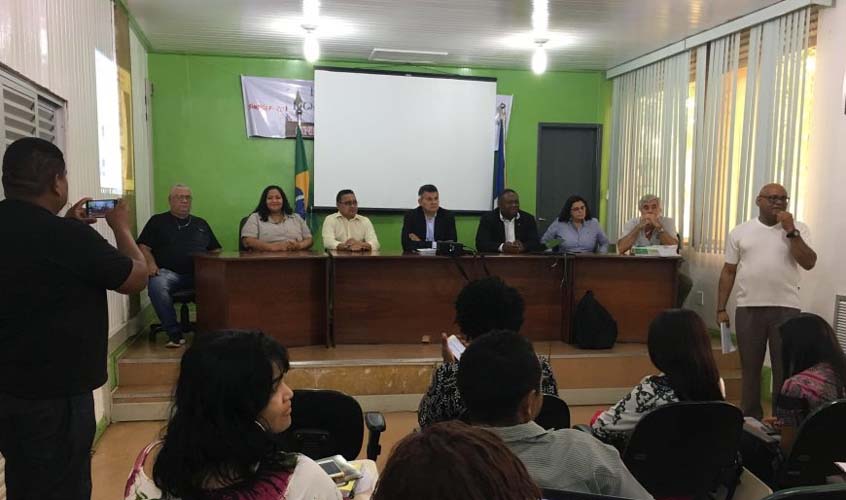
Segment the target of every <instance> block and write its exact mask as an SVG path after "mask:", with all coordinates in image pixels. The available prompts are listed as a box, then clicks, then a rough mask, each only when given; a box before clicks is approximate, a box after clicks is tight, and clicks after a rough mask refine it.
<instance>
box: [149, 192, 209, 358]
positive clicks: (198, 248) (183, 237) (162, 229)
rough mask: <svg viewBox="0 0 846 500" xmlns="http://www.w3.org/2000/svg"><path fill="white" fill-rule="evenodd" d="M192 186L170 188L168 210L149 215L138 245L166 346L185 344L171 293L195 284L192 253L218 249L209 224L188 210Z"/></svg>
mask: <svg viewBox="0 0 846 500" xmlns="http://www.w3.org/2000/svg"><path fill="white" fill-rule="evenodd" d="M192 199H193V198H192V196H191V188H189V187H188V186H185V185H182V184H177V185H175V186H173V187H172V188H171V189H170V194H169V195H168V197H167V201H168V203H169V204H170V210H169V211H167V212H164V213H160V214H156V215H154V216H152V217H150V220H149V221H147V224H145V225H144V229H143V230H141V235H140V236H138V248H140V249H141V253H143V254H144V258H145V259H146V260H147V271H148V272H149V274H150V278H149V281H148V283H147V292H148V294H149V295H150V302H151V303H152V304H153V309H154V310H155V311H156V315H157V316H158V317H159V321H160V322H161V324H162V329H164V330H165V331H166V332H167V335H168V338H169V340H168V343H167V346H168V347H179V346H181V345H184V344H185V339H184V338H183V337H182V333H183V332H182V327H181V326H180V324H179V322H178V321H177V319H176V311H175V310H174V308H173V299H172V298H171V294H172V293H174V292H178V291H180V290H186V289H191V288H193V287H194V260H193V258H192V257H191V254H195V253H202V252H206V251H215V250H220V243H218V241H217V238H215V236H214V233H213V232H212V229H211V227H210V226H209V224H208V223H207V222H206V221H205V220H204V219H202V218H201V217H197V216H196V215H194V214H192V213H191V202H192Z"/></svg>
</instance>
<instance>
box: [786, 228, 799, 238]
mask: <svg viewBox="0 0 846 500" xmlns="http://www.w3.org/2000/svg"><path fill="white" fill-rule="evenodd" d="M799 234H800V233H799V230H798V229H794V230H793V231H790V232H789V233H787V237H788V238H795V237H797V236H799Z"/></svg>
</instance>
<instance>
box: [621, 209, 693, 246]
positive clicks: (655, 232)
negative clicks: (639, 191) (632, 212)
mask: <svg viewBox="0 0 846 500" xmlns="http://www.w3.org/2000/svg"><path fill="white" fill-rule="evenodd" d="M637 208H638V209H639V210H640V217H635V218H634V219H631V220H629V221H628V222H626V225H625V226H623V237H621V238H620V239H619V240H617V253H620V254H624V253H626V252H628V251H629V250H631V248H632V247H645V246H649V245H678V244H679V240H678V231H676V222H675V221H674V220H673V219H672V218H670V217H664V216H663V215H661V212H662V210H661V199H660V198H658V197H657V196H655V195H654V194H647V195H645V196H644V197H642V198H641V199H640V201H639V202H638V204H637Z"/></svg>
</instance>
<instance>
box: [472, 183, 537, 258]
mask: <svg viewBox="0 0 846 500" xmlns="http://www.w3.org/2000/svg"><path fill="white" fill-rule="evenodd" d="M497 207H498V208H497V209H495V210H492V211H490V212H488V213H486V214H484V215H482V218H481V219H479V228H478V229H477V230H476V250H478V251H480V252H502V253H523V252H536V251H540V250H543V245H541V242H540V240H539V239H538V226H537V224H536V223H535V218H534V217H532V214H530V213H528V212H524V211H522V210H520V197H519V196H517V192H516V191H514V190H513V189H506V190H505V191H503V192H502V194H501V195H499V198H497Z"/></svg>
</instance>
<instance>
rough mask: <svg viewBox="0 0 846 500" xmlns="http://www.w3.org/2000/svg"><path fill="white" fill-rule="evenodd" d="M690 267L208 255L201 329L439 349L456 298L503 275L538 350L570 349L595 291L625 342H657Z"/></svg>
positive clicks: (564, 259)
mask: <svg viewBox="0 0 846 500" xmlns="http://www.w3.org/2000/svg"><path fill="white" fill-rule="evenodd" d="M679 262H680V259H679V258H673V257H670V258H666V257H629V256H618V255H592V254H591V255H576V256H572V255H570V256H562V255H526V254H524V255H497V254H493V255H484V256H463V257H460V258H449V257H439V256H421V255H416V254H403V253H399V252H381V253H379V252H373V253H367V254H361V253H351V252H336V251H332V252H328V255H327V254H317V253H312V252H294V253H276V254H273V253H241V254H237V253H235V254H231V253H230V254H219V255H214V254H208V255H200V256H197V257H196V259H195V266H196V288H197V318H198V327H199V329H200V331H208V330H212V329H218V328H260V329H262V330H264V331H265V332H267V333H268V334H270V335H272V336H274V337H276V338H277V339H279V340H280V341H281V342H283V343H284V344H285V345H288V346H296V345H318V344H323V343H325V344H326V345H331V344H335V343H337V344H361V343H394V344H404V343H420V342H421V341H424V340H429V341H431V342H438V337H439V336H440V333H441V332H456V331H457V327H456V326H455V324H454V319H455V308H454V304H455V298H456V297H457V295H458V292H459V291H460V290H461V288H462V287H463V286H464V284H465V283H466V282H467V280H470V279H477V278H481V277H483V276H486V275H495V276H500V277H501V278H502V279H503V280H505V282H506V283H508V284H510V285H512V286H514V287H515V288H517V290H519V291H520V293H521V295H522V296H523V299H524V301H525V304H526V310H525V321H524V324H523V329H522V332H523V333H524V334H525V335H526V336H527V337H529V338H530V339H532V340H565V341H569V339H570V323H571V318H572V314H573V310H574V308H575V304H576V303H577V302H578V300H579V299H580V298H581V297H582V296H583V295H584V293H585V292H586V291H587V290H592V291H593V292H594V294H595V296H596V297H597V299H598V300H599V301H600V303H602V304H603V305H604V306H605V307H606V308H607V309H608V310H609V311H610V312H611V314H612V315H613V316H614V318H615V319H616V320H617V324H618V329H619V336H618V340H619V341H621V342H645V341H646V333H647V327H648V325H649V322H650V321H651V320H652V318H653V317H655V315H656V314H657V313H658V312H660V311H661V310H663V309H666V308H669V307H672V306H673V303H674V302H675V294H676V280H677V269H678V264H679Z"/></svg>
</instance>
